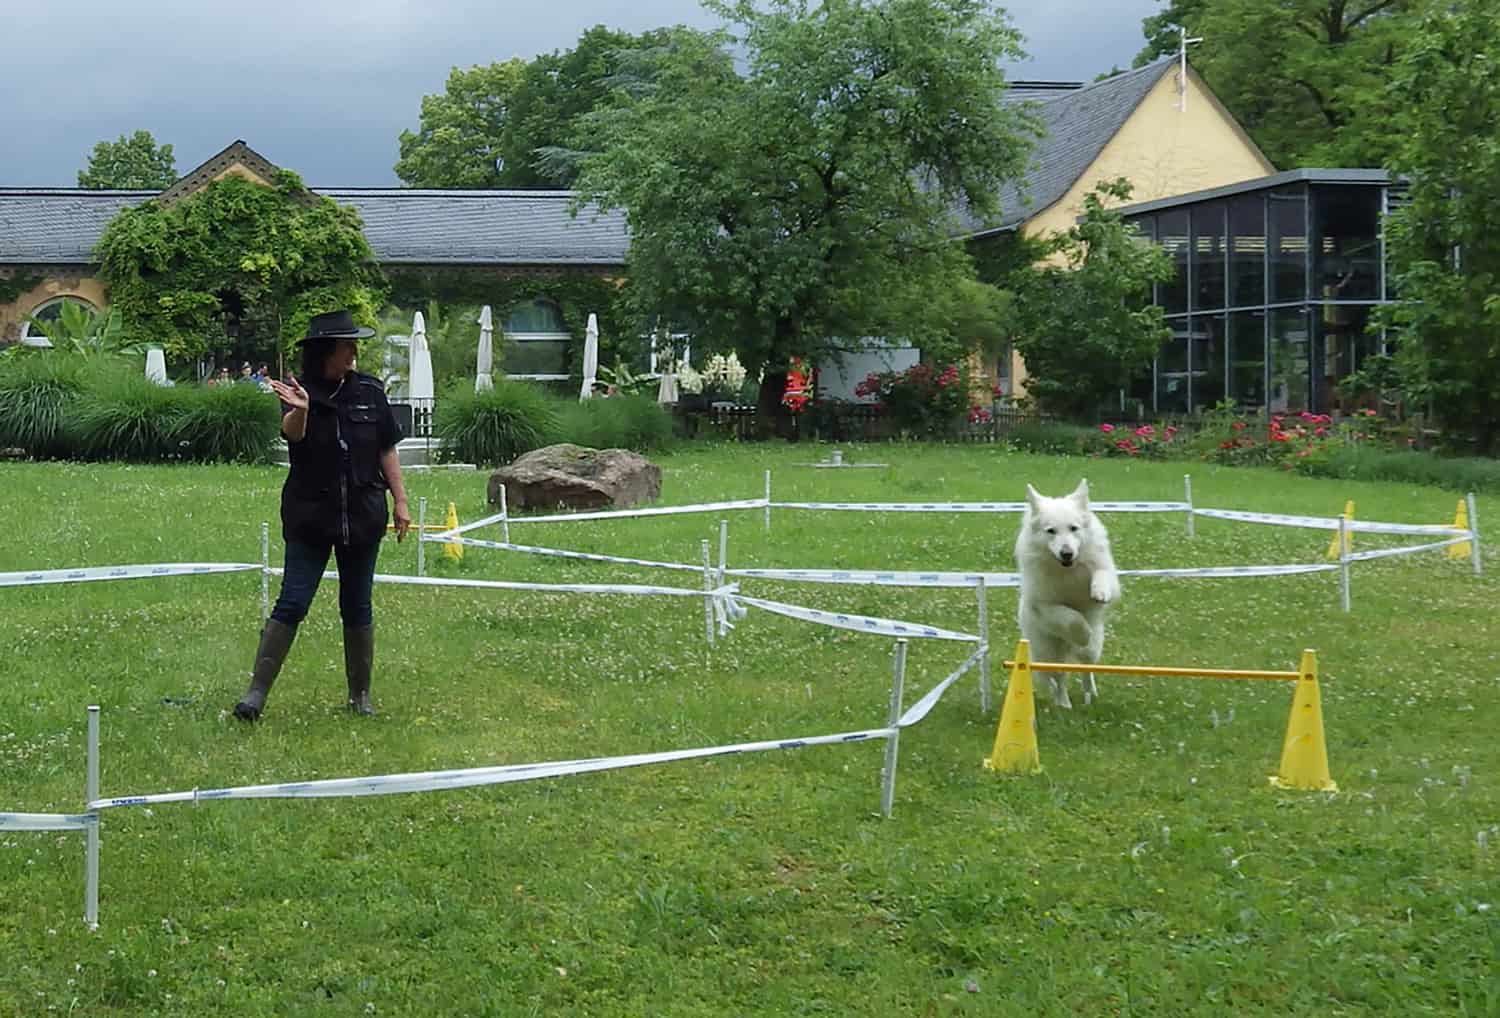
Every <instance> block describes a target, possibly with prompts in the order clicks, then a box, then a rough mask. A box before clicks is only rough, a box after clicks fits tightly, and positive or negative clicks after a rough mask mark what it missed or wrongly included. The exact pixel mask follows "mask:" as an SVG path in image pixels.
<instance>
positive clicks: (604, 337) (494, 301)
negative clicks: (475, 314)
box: [386, 266, 644, 376]
mask: <svg viewBox="0 0 1500 1018" xmlns="http://www.w3.org/2000/svg"><path fill="white" fill-rule="evenodd" d="M386 276H387V278H388V280H389V281H390V298H389V299H390V302H391V303H392V304H394V305H396V306H397V307H399V308H402V309H403V310H406V309H416V310H420V309H422V308H423V307H424V306H425V305H426V303H427V302H428V301H436V302H438V303H439V304H441V305H444V306H448V305H456V306H463V307H479V306H481V305H484V304H488V305H489V306H490V308H491V310H492V311H493V312H494V316H495V330H496V336H497V339H500V340H501V341H502V342H503V337H502V336H501V335H500V333H501V323H502V322H503V321H504V319H505V314H506V312H507V311H508V310H510V309H511V308H513V307H515V306H517V305H520V304H527V303H530V302H531V301H534V300H550V301H552V302H553V303H555V304H556V305H557V306H558V309H559V310H560V311H561V312H562V317H563V324H564V326H565V327H566V329H567V331H568V334H569V335H570V336H571V342H570V343H569V347H568V355H569V356H568V370H569V371H570V372H572V373H573V374H574V375H575V376H577V375H579V374H580V371H581V367H582V361H583V342H584V333H585V330H586V328H587V326H588V317H589V313H590V312H592V313H594V314H595V315H597V316H598V318H599V364H600V366H601V367H604V366H609V365H613V364H614V363H615V361H616V360H617V359H619V360H624V361H625V362H626V363H627V364H631V365H635V363H636V361H638V360H639V359H640V357H641V350H642V340H641V336H642V334H643V331H644V330H643V328H642V326H641V324H640V323H639V322H638V321H637V320H636V319H635V317H634V316H633V315H632V313H631V311H630V309H629V307H628V305H627V303H626V300H625V294H624V286H623V285H622V284H623V281H622V280H621V279H620V278H619V277H618V276H614V277H612V276H607V275H604V274H602V273H599V272H595V271H589V270H583V269H570V270H562V271H537V270H524V269H520V270H518V269H512V268H481V267H471V266H460V267H453V268H443V269H429V268H406V267H390V268H388V269H386ZM475 328H476V330H477V326H476V327H475ZM476 335H477V332H476Z"/></svg>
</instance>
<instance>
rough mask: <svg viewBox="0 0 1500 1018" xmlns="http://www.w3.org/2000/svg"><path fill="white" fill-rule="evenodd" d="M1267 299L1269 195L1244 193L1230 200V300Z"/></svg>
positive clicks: (1255, 302)
mask: <svg viewBox="0 0 1500 1018" xmlns="http://www.w3.org/2000/svg"><path fill="white" fill-rule="evenodd" d="M1265 302H1266V198H1265V195H1263V194H1251V195H1244V196H1242V197H1239V198H1236V199H1234V201H1232V202H1230V203H1229V303H1230V305H1232V306H1233V307H1241V308H1244V307H1257V306H1259V305H1261V304H1264V303H1265Z"/></svg>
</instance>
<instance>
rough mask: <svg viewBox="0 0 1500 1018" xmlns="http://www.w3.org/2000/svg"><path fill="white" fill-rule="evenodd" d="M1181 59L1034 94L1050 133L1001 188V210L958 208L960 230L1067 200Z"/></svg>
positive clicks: (1009, 221) (983, 227)
mask: <svg viewBox="0 0 1500 1018" xmlns="http://www.w3.org/2000/svg"><path fill="white" fill-rule="evenodd" d="M1176 62H1177V58H1176V57H1163V58H1162V59H1160V60H1157V61H1156V62H1154V63H1150V64H1147V65H1146V66H1145V67H1140V68H1137V69H1135V70H1133V71H1126V72H1125V73H1124V74H1117V75H1115V76H1114V77H1113V78H1105V79H1104V80H1103V81H1096V82H1094V83H1093V84H1090V85H1085V86H1084V87H1082V88H1079V89H1075V90H1071V91H1061V92H1058V93H1055V94H1053V95H1050V96H1044V97H1042V98H1039V99H1035V100H1033V101H1032V109H1033V110H1034V111H1035V112H1036V113H1037V115H1038V116H1039V117H1040V118H1041V121H1042V124H1043V125H1044V127H1045V129H1046V134H1045V135H1043V137H1041V138H1040V139H1038V140H1037V143H1036V148H1035V150H1034V151H1033V152H1032V157H1031V165H1030V166H1029V167H1028V169H1027V173H1026V177H1025V179H1024V180H1023V181H1021V182H1019V184H1018V185H1017V186H1011V187H1006V188H1005V189H1004V190H1003V191H1002V192H1001V194H1000V215H999V217H998V218H997V219H994V220H991V221H990V222H983V221H981V220H980V219H978V218H977V217H976V216H974V214H973V213H972V212H971V211H970V210H969V209H968V208H966V207H965V208H956V209H954V212H955V213H956V214H957V216H958V220H959V232H960V233H962V234H963V235H965V236H976V235H982V234H985V233H993V232H998V231H1002V230H1010V229H1014V228H1015V227H1017V226H1019V225H1020V224H1021V223H1023V222H1025V221H1026V220H1028V219H1030V218H1032V217H1033V216H1035V215H1037V214H1038V213H1040V212H1042V211H1043V210H1044V209H1046V208H1048V207H1049V206H1051V205H1054V204H1056V203H1057V202H1058V201H1060V200H1062V198H1063V196H1064V195H1066V194H1067V193H1068V189H1069V188H1071V187H1072V186H1073V184H1074V183H1076V182H1077V180H1078V178H1079V177H1081V176H1083V173H1084V171H1085V170H1087V169H1088V168H1089V165H1090V164H1091V163H1093V161H1094V160H1095V159H1096V158H1097V157H1098V155H1099V153H1100V151H1102V150H1103V148H1104V146H1105V145H1106V144H1107V143H1108V142H1109V140H1110V139H1111V138H1113V137H1114V136H1115V134H1116V132H1118V131H1119V130H1120V128H1121V127H1123V126H1124V125H1125V121H1126V120H1128V119H1129V118H1130V115H1131V114H1132V113H1134V112H1135V109H1136V107H1137V106H1139V105H1140V104H1141V100H1143V99H1145V98H1146V94H1147V93H1148V92H1150V91H1151V89H1152V88H1154V87H1155V85H1156V83H1157V82H1158V81H1160V80H1161V78H1162V75H1164V74H1167V73H1170V72H1171V71H1173V70H1174V69H1175V68H1176Z"/></svg>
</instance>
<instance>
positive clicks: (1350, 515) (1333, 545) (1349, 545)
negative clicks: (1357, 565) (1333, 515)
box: [1328, 501, 1354, 559]
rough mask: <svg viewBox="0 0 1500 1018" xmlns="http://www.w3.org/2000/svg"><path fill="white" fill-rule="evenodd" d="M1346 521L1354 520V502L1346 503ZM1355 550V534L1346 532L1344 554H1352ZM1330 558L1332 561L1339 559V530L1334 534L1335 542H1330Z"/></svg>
mask: <svg viewBox="0 0 1500 1018" xmlns="http://www.w3.org/2000/svg"><path fill="white" fill-rule="evenodd" d="M1344 519H1346V520H1352V519H1354V503H1353V502H1352V501H1351V502H1345V503H1344ZM1353 550H1354V534H1353V533H1352V532H1350V531H1345V532H1344V554H1345V555H1347V554H1349V553H1350V552H1352V551H1353ZM1328 557H1329V558H1331V559H1335V558H1338V557H1339V533H1338V531H1337V530H1335V531H1334V532H1333V540H1331V541H1329V542H1328Z"/></svg>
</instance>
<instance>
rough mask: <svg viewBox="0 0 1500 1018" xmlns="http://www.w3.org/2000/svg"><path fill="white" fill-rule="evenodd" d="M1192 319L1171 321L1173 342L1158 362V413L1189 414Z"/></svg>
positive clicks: (1170, 342) (1164, 350)
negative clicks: (1189, 359)
mask: <svg viewBox="0 0 1500 1018" xmlns="http://www.w3.org/2000/svg"><path fill="white" fill-rule="evenodd" d="M1189 322H1190V319H1188V318H1186V317H1184V318H1171V319H1168V320H1167V325H1168V327H1170V328H1171V330H1172V338H1171V339H1169V340H1167V345H1166V346H1164V347H1162V348H1161V353H1160V354H1159V355H1158V356H1157V358H1156V409H1157V412H1158V413H1164V414H1185V413H1187V410H1188V333H1189Z"/></svg>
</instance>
